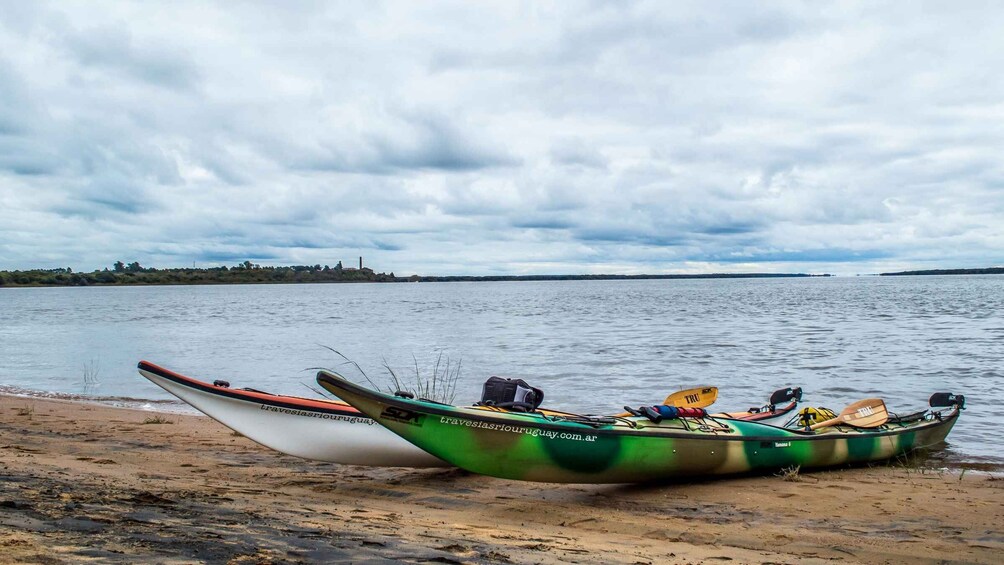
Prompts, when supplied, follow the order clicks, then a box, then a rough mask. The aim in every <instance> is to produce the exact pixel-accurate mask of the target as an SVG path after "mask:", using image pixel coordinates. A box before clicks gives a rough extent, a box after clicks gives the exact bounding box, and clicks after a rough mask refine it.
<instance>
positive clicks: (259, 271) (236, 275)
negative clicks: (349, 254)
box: [0, 261, 830, 287]
mask: <svg viewBox="0 0 1004 565" xmlns="http://www.w3.org/2000/svg"><path fill="white" fill-rule="evenodd" d="M810 276H824V277H828V276H830V275H807V274H776V273H721V274H706V275H512V276H445V277H433V276H419V275H411V276H409V277H397V276H395V275H394V273H375V272H373V270H372V269H369V268H366V267H363V268H362V269H351V268H350V269H346V268H343V267H342V264H341V262H339V263H338V264H337V265H335V266H334V267H329V266H328V265H324V266H321V265H292V266H288V267H269V266H261V265H256V264H253V263H251V262H250V261H245V262H244V263H241V264H239V265H235V266H232V267H227V266H220V267H209V268H202V269H199V268H190V269H189V268H181V269H153V268H145V267H143V266H141V265H140V264H139V263H137V262H133V263H129V264H128V265H127V264H125V263H123V262H121V261H118V262H116V263H115V264H114V265H113V266H112V268H111V269H108V268H106V269H104V270H99V271H93V272H89V273H86V272H74V271H73V269H71V268H62V269H32V270H27V271H0V286H7V287H12V286H91V285H98V286H101V285H105V286H113V285H142V284H161V285H168V284H267V283H329V282H330V283H349V282H461V281H473V282H485V281H567V280H627V279H749V278H781V277H810Z"/></svg>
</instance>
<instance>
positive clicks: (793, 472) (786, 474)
mask: <svg viewBox="0 0 1004 565" xmlns="http://www.w3.org/2000/svg"><path fill="white" fill-rule="evenodd" d="M801 468H802V467H801V465H794V466H791V467H785V468H784V469H781V470H780V471H778V473H777V475H776V476H778V477H781V480H782V481H788V482H790V483H797V482H800V481H801V480H802V477H801V476H799V474H798V471H799V470H800V469H801Z"/></svg>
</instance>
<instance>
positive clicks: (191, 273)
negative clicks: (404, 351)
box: [0, 261, 406, 286]
mask: <svg viewBox="0 0 1004 565" xmlns="http://www.w3.org/2000/svg"><path fill="white" fill-rule="evenodd" d="M402 280H406V279H401V278H399V277H395V276H394V273H390V274H385V273H374V272H373V270H372V269H368V268H366V267H363V268H362V269H345V268H342V264H341V262H339V263H338V264H337V265H335V266H334V267H329V266H327V265H324V266H323V267H322V266H321V265H293V266H289V267H269V266H262V265H255V264H252V263H251V262H250V261H245V262H244V263H241V264H240V265H235V266H233V267H227V266H220V267H209V268H205V269H197V268H191V269H189V268H182V269H152V268H149V269H148V268H145V267H142V266H140V264H139V263H130V264H128V265H126V264H124V263H122V262H121V261H119V262H117V263H115V265H114V266H113V267H112V268H111V269H107V268H106V269H104V270H101V271H93V272H90V273H76V272H73V269H70V268H65V269H33V270H30V271H0V286H90V285H138V284H264V283H319V282H399V281H402Z"/></svg>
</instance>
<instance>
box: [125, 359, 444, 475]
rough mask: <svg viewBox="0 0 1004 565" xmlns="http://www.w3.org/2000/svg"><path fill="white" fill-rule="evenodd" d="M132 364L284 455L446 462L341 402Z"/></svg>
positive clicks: (353, 461) (400, 463) (384, 463)
mask: <svg viewBox="0 0 1004 565" xmlns="http://www.w3.org/2000/svg"><path fill="white" fill-rule="evenodd" d="M138 368H139V374H141V375H143V376H144V377H146V378H147V379H150V381H152V382H153V383H154V384H156V385H158V386H160V387H161V388H163V389H164V390H166V391H167V392H170V393H171V394H173V395H174V396H177V397H178V398H180V399H182V400H184V401H185V402H187V403H189V404H191V405H192V406H194V407H195V408H197V409H198V410H199V411H200V412H202V413H204V414H205V415H207V416H209V417H210V418H212V419H214V420H216V421H217V422H219V423H221V424H223V425H224V426H226V427H228V428H230V429H232V430H234V431H236V432H239V433H240V434H241V435H244V436H245V437H247V438H248V439H251V440H253V441H255V442H258V443H260V444H262V445H264V446H265V447H268V448H271V449H274V450H276V451H280V452H282V453H286V454H288V455H294V456H296V457H302V458H304V459H314V460H317V461H329V462H331V463H342V464H345V465H370V466H377V467H446V466H448V464H447V463H446V462H444V461H443V460H441V459H438V458H436V457H433V456H432V455H429V454H428V453H426V452H424V451H422V450H420V449H419V448H417V447H415V446H414V445H412V444H410V443H408V442H407V441H405V440H403V439H401V438H400V437H398V436H396V435H394V433H392V432H390V431H389V430H387V429H386V428H384V427H383V426H380V425H378V424H377V423H376V421H375V420H373V419H372V418H370V417H368V416H365V415H363V414H361V413H360V412H359V411H358V410H356V409H355V408H353V407H351V406H349V405H348V404H346V403H344V402H335V401H331V400H323V399H322V400H314V399H310V398H300V397H298V396H282V395H277V394H269V393H266V392H261V391H257V390H252V389H234V388H230V385H229V383H225V382H223V381H216V382H215V383H214V384H209V383H205V382H202V381H199V380H197V379H193V378H190V377H186V376H184V375H180V374H178V373H175V372H173V371H169V370H167V369H164V368H163V367H158V366H157V365H154V364H153V363H150V362H147V361H140V362H139V366H138Z"/></svg>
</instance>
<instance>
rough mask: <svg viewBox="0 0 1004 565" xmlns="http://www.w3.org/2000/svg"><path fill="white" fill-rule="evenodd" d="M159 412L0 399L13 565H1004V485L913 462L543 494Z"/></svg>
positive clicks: (5, 524)
mask: <svg viewBox="0 0 1004 565" xmlns="http://www.w3.org/2000/svg"><path fill="white" fill-rule="evenodd" d="M157 417H158V414H157V413H151V412H145V411H139V410H130V409H122V408H112V407H105V406H99V405H91V404H84V403H79V402H66V401H57V400H43V399H28V398H19V397H11V396H0V562H15V563H86V562H130V563H133V562H147V563H191V562H211V563H288V562H292V563H296V562H306V563H313V562H344V561H351V562H355V563H374V562H387V561H406V562H438V563H469V562H470V563H509V562H512V563H553V562H577V563H792V562H799V563H869V564H874V563H1000V562H1001V559H1002V556H1004V478H1000V479H998V478H997V476H993V475H987V474H978V473H973V472H970V473H965V474H960V473H959V472H953V473H948V472H939V471H936V470H931V469H925V468H923V467H922V466H917V465H915V464H911V463H909V462H908V463H907V464H906V465H904V464H903V463H902V462H900V463H894V464H883V465H880V466H874V467H868V468H856V469H842V470H835V471H824V472H814V473H811V474H808V473H802V474H801V475H798V476H796V477H789V478H788V479H791V478H794V479H795V480H788V479H786V478H782V477H778V476H758V477H742V478H734V479H727V480H716V481H708V482H700V483H678V484H665V485H645V486H610V485H605V486H591V485H585V486H583V485H547V484H538V483H521V482H514V481H505V480H499V479H493V478H488V477H480V476H476V475H471V474H468V473H464V472H462V471H458V470H444V469H435V470H413V469H396V468H395V469H372V468H365V467H353V466H339V465H334V464H329V463H317V462H310V461H304V460H300V459H296V458H293V457H289V456H285V455H280V454H278V453H275V452H273V451H270V450H268V449H266V448H263V447H260V446H258V445H257V444H255V443H253V442H251V441H250V440H248V439H246V438H244V437H241V436H239V435H236V434H234V433H233V432H231V431H230V430H229V429H227V428H225V427H223V426H222V425H220V424H218V423H216V422H215V421H213V420H210V419H209V418H205V417H200V416H188V415H178V414H160V415H159V419H160V420H161V423H156V422H157ZM163 420H166V421H167V422H169V423H167V422H163ZM998 476H999V475H998Z"/></svg>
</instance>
